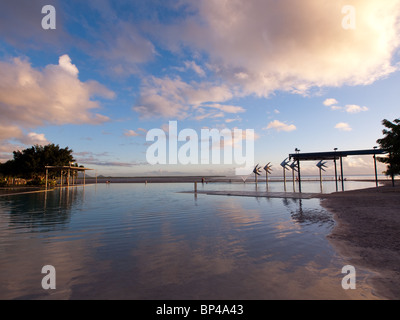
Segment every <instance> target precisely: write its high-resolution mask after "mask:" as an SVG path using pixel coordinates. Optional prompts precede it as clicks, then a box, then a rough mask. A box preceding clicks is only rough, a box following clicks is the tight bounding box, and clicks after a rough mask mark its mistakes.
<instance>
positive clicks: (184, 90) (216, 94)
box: [132, 76, 244, 120]
mask: <svg viewBox="0 0 400 320" xmlns="http://www.w3.org/2000/svg"><path fill="white" fill-rule="evenodd" d="M232 97H233V93H232V91H231V89H229V88H228V87H227V86H226V85H214V84H213V83H211V82H191V83H186V82H184V81H183V80H182V79H181V78H180V77H176V78H174V79H171V78H170V77H164V78H157V77H154V76H152V77H148V78H146V79H144V80H143V82H142V86H141V88H140V96H139V98H138V101H137V102H136V104H135V105H134V107H133V108H132V109H133V110H134V111H136V112H138V113H139V114H140V115H141V118H144V119H149V118H160V117H164V118H170V119H178V120H181V119H185V118H187V117H188V116H189V114H190V111H193V110H194V109H198V111H199V110H200V111H201V108H206V107H208V108H215V109H219V110H221V111H223V112H227V113H237V112H244V109H243V108H242V107H238V106H229V105H223V104H221V102H225V101H227V100H229V99H231V98H232ZM203 111H204V110H203ZM205 117H206V116H205ZM200 118H201V116H200ZM203 118H204V117H203Z"/></svg>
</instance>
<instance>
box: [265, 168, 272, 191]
mask: <svg viewBox="0 0 400 320" xmlns="http://www.w3.org/2000/svg"><path fill="white" fill-rule="evenodd" d="M264 170H265V174H266V178H265V181H266V183H267V190H268V175H269V174H271V172H272V165H271V162H268V164H267V165H266V166H265V167H264Z"/></svg>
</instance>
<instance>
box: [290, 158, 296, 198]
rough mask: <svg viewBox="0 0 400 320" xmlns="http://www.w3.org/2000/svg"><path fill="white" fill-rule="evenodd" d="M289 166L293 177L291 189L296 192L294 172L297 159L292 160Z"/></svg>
mask: <svg viewBox="0 0 400 320" xmlns="http://www.w3.org/2000/svg"><path fill="white" fill-rule="evenodd" d="M290 168H291V169H292V179H293V191H294V192H296V182H295V180H294V172H295V171H296V172H297V168H298V166H297V161H293V162H292V164H291V165H290Z"/></svg>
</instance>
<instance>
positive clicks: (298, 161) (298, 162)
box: [297, 159, 301, 193]
mask: <svg viewBox="0 0 400 320" xmlns="http://www.w3.org/2000/svg"><path fill="white" fill-rule="evenodd" d="M297 168H298V169H297V170H299V171H298V173H299V192H300V193H301V174H300V159H297Z"/></svg>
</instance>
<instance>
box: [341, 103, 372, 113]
mask: <svg viewBox="0 0 400 320" xmlns="http://www.w3.org/2000/svg"><path fill="white" fill-rule="evenodd" d="M344 109H345V110H346V112H348V113H360V112H365V111H368V108H367V107H360V106H358V105H355V104H349V105H347V106H345V107H344Z"/></svg>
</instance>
